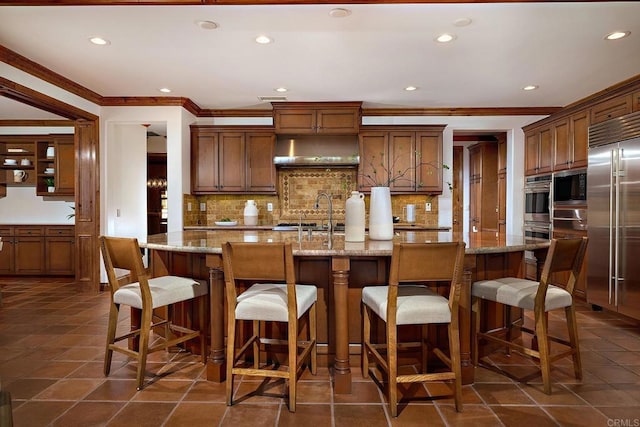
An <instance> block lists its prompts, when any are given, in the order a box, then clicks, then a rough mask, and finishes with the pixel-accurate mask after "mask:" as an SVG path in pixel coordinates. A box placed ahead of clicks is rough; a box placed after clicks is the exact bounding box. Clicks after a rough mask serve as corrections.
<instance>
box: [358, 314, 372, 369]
mask: <svg viewBox="0 0 640 427" xmlns="http://www.w3.org/2000/svg"><path fill="white" fill-rule="evenodd" d="M361 305H362V348H361V355H360V362H361V363H360V365H361V366H360V367H361V370H362V377H363V378H369V350H367V345H369V344H370V343H371V318H370V315H369V308H368V307H367V306H366V304H361Z"/></svg>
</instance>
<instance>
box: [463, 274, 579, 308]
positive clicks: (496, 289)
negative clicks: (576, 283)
mask: <svg viewBox="0 0 640 427" xmlns="http://www.w3.org/2000/svg"><path fill="white" fill-rule="evenodd" d="M539 285H540V283H539V282H535V281H533V280H527V279H518V278H515V277H503V278H500V279H493V280H480V281H478V282H474V283H473V286H472V287H471V294H472V295H473V296H474V297H478V298H482V299H487V300H491V301H495V302H499V303H501V304H507V305H510V306H513V307H520V308H523V309H525V310H533V308H534V303H535V298H536V292H537V291H538V286H539ZM570 305H571V294H570V293H569V292H567V291H565V290H564V289H562V288H559V287H557V286H553V285H549V287H548V288H547V295H546V298H545V304H544V306H545V307H544V309H545V311H550V310H555V309H557V308H562V307H569V306H570Z"/></svg>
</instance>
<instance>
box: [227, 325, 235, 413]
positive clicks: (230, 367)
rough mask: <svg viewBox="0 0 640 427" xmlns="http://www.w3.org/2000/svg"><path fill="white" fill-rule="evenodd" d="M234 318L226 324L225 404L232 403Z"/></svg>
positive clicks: (229, 404)
mask: <svg viewBox="0 0 640 427" xmlns="http://www.w3.org/2000/svg"><path fill="white" fill-rule="evenodd" d="M235 348H236V319H229V320H228V324H227V378H226V382H227V385H226V389H227V390H226V391H227V405H228V406H231V405H232V404H233V365H234V364H235V360H236V354H235Z"/></svg>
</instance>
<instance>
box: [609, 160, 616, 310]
mask: <svg viewBox="0 0 640 427" xmlns="http://www.w3.org/2000/svg"><path fill="white" fill-rule="evenodd" d="M609 155H610V157H611V159H610V161H609V280H608V282H609V283H608V284H609V286H608V290H609V299H608V301H609V304H611V297H612V293H613V289H612V284H613V281H614V280H615V272H614V265H613V260H614V252H613V236H614V233H613V228H614V226H615V224H614V222H613V197H614V189H613V186H614V183H615V176H616V172H615V149H612V150H611V151H610V152H609Z"/></svg>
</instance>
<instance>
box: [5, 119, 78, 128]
mask: <svg viewBox="0 0 640 427" xmlns="http://www.w3.org/2000/svg"><path fill="white" fill-rule="evenodd" d="M6 126H16V127H22V126H24V127H43V126H46V127H67V126H71V127H73V126H75V122H74V121H73V120H48V119H35V120H9V119H7V120H0V127H6Z"/></svg>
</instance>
